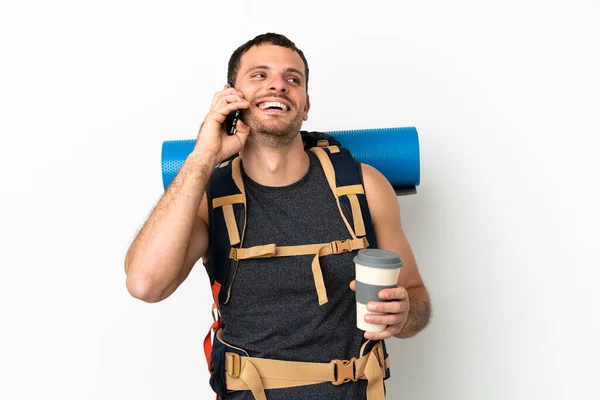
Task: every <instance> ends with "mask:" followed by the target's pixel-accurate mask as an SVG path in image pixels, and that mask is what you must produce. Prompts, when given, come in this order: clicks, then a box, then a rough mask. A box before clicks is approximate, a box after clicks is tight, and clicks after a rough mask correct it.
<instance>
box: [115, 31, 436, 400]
mask: <svg viewBox="0 0 600 400" xmlns="http://www.w3.org/2000/svg"><path fill="white" fill-rule="evenodd" d="M308 75H309V68H308V63H307V61H306V58H305V57H304V54H303V53H302V51H301V50H300V49H298V48H297V47H296V46H295V44H294V43H293V42H291V41H290V40H289V39H287V38H286V37H284V36H282V35H278V34H273V33H268V34H264V35H260V36H257V37H256V38H254V39H253V40H251V41H249V42H247V43H246V44H244V45H242V46H240V48H238V49H237V50H236V51H235V52H234V53H233V55H232V57H231V59H230V62H229V71H228V80H229V81H230V82H231V83H232V86H233V87H230V86H229V85H226V86H225V87H224V88H223V89H222V90H220V91H218V92H217V93H216V94H215V95H214V97H213V101H212V105H211V109H210V112H208V114H207V115H206V117H205V119H204V122H203V123H202V125H201V128H200V132H199V134H198V138H197V140H196V144H195V147H194V149H193V151H192V152H191V153H190V155H189V156H188V157H187V159H186V160H185V162H184V163H183V165H182V167H181V169H180V171H179V173H178V175H177V176H176V177H175V179H174V180H173V182H172V183H171V185H170V186H169V187H168V189H167V190H166V191H165V193H164V195H163V197H162V198H161V200H160V201H159V202H158V204H157V206H156V207H155V209H154V210H153V212H152V214H151V215H150V217H149V218H148V221H147V222H146V223H145V225H144V226H143V228H142V229H141V230H140V232H139V234H138V236H137V237H136V239H135V240H134V242H133V243H132V245H131V247H130V248H129V251H128V253H127V256H126V258H125V271H126V274H127V283H126V285H127V289H128V290H129V292H130V293H131V295H132V296H134V297H136V298H138V299H141V300H143V301H146V302H158V301H161V300H164V299H166V298H167V297H168V296H170V295H171V294H172V293H173V292H174V291H175V290H176V289H177V287H178V286H179V285H180V284H181V283H182V282H183V281H184V280H185V279H186V277H187V276H188V274H189V273H190V271H191V269H192V267H193V266H194V264H195V263H196V262H197V261H198V260H199V259H200V258H204V261H205V263H206V262H210V257H211V249H213V247H214V246H215V245H216V244H215V243H214V242H215V240H214V239H213V240H211V234H212V235H214V234H215V231H214V230H213V229H214V227H213V226H211V221H213V222H214V216H213V217H211V215H212V214H210V213H211V209H212V208H211V205H213V202H212V200H214V199H211V196H212V195H211V194H210V190H209V191H208V192H207V189H208V188H209V184H210V182H211V177H214V171H215V168H216V166H217V165H219V163H220V162H221V161H223V160H226V159H228V158H230V157H231V156H232V155H235V154H238V153H239V154H240V159H241V163H240V165H241V174H242V175H241V176H242V178H243V183H244V186H245V188H246V189H245V191H246V192H245V196H246V202H247V204H246V207H247V214H246V215H247V221H246V228H245V230H244V232H243V236H244V238H243V239H242V240H243V242H244V243H243V247H244V248H246V247H252V246H260V245H264V244H265V243H277V246H298V245H303V244H306V243H322V242H325V243H326V242H329V241H332V240H335V239H336V238H339V237H340V235H344V234H345V235H347V234H348V230H347V229H346V226H345V225H344V223H343V222H342V218H340V213H339V212H338V210H339V209H338V206H337V204H336V203H335V198H334V195H333V194H332V192H331V189H330V188H329V186H328V185H327V179H326V176H325V173H324V169H323V167H322V165H321V163H320V161H319V159H318V157H317V156H316V155H315V153H313V152H312V151H307V150H305V149H304V145H303V140H302V137H301V135H300V128H301V126H302V123H303V121H305V120H307V118H308V112H309V109H310V101H309V96H308V91H307V88H308ZM236 110H240V111H241V117H240V119H239V121H238V122H237V125H236V127H237V130H236V133H235V134H234V135H228V134H227V133H226V132H225V126H224V125H225V121H226V117H227V116H228V115H229V114H231V113H232V112H234V111H236ZM357 165H359V168H357V169H360V173H361V174H362V179H363V183H364V194H365V196H366V199H367V202H368V208H369V210H370V215H371V219H372V226H373V229H374V232H375V236H376V238H377V247H378V248H379V249H386V250H391V251H394V252H396V253H398V254H399V255H400V258H401V260H402V262H403V267H402V269H401V272H400V275H399V278H398V288H395V289H386V290H382V291H381V292H380V298H381V299H382V300H385V302H373V303H371V304H369V308H368V309H369V310H370V311H373V312H379V313H387V315H367V316H366V317H365V319H366V320H367V322H372V323H378V324H384V325H387V328H386V329H385V330H384V331H382V332H362V331H360V330H359V329H357V328H356V303H355V298H354V295H353V292H352V290H354V289H355V282H354V281H353V278H354V264H353V257H354V256H355V255H356V251H350V252H347V253H344V254H337V253H336V254H332V255H328V256H325V257H321V261H320V271H322V272H321V273H322V275H323V279H324V286H325V288H326V290H327V300H326V301H319V302H317V301H316V295H315V282H316V280H317V278H316V276H315V270H314V268H311V261H313V267H314V259H315V258H314V257H313V256H311V255H296V256H290V257H271V258H263V257H258V258H251V257H250V258H249V259H247V260H242V262H240V263H239V265H238V267H237V268H236V269H235V273H234V275H235V276H234V277H235V279H232V282H231V283H230V287H229V296H228V297H227V301H226V302H223V303H222V304H218V306H219V311H220V314H221V319H222V323H221V327H222V330H221V331H222V332H221V337H220V339H221V340H222V341H223V342H225V343H228V344H230V345H231V346H232V347H231V348H229V349H230V350H231V349H233V348H235V349H237V350H240V351H243V352H242V353H240V354H242V355H244V354H246V355H249V356H250V357H255V358H261V359H270V360H288V361H299V362H305V363H323V364H326V363H329V362H331V360H336V359H339V360H350V359H352V358H353V357H360V355H359V352H360V350H361V346H362V345H363V344H364V343H365V340H371V341H378V340H383V339H389V338H391V337H398V338H408V337H412V336H414V335H415V334H417V333H418V332H419V331H421V330H422V329H423V328H424V327H425V326H426V324H427V323H428V320H429V313H430V306H429V295H428V292H427V290H426V289H425V287H424V285H423V282H422V280H421V277H420V274H419V272H418V269H417V265H416V262H415V258H414V256H413V253H412V250H411V248H410V245H409V243H408V241H407V239H406V237H405V235H404V233H403V230H402V226H401V220H400V210H399V206H398V202H397V197H396V194H395V192H394V190H393V188H392V187H391V185H390V184H389V182H388V181H387V179H386V178H385V177H384V176H383V175H382V174H381V173H380V172H379V171H377V170H376V169H374V168H373V167H370V166H368V165H364V164H358V163H357ZM316 258H317V259H318V258H319V257H316ZM350 289H351V290H350ZM319 296H320V295H319ZM373 343H376V342H373ZM379 361H380V363H381V360H379ZM369 362H370V361H369ZM244 365H247V364H244ZM307 365H313V364H307ZM314 365H317V364H314ZM229 368H230V369H231V368H232V367H229ZM244 368H246V370H245V371H243V372H244V373H246V372H247V371H249V370H250V369H252V371H255V368H254V367H253V366H249V367H244ZM340 368H342V367H340V366H338V370H336V371H340V372H339V373H341V369H340ZM351 368H356V367H355V366H351ZM365 368H366V367H365ZM277 369H278V370H280V369H282V368H277ZM228 371H229V370H228ZM361 371H362V367H361ZM238 372H239V371H238ZM346 372H347V371H346ZM253 373H254V372H253ZM336 373H338V372H336ZM378 373H379V372H378ZM361 374H363V373H362V372H361ZM365 374H366V375H368V373H366V372H365V373H364V374H363V376H362V378H365ZM230 375H231V374H230ZM290 378H293V377H290ZM228 379H229V381H228V387H229V384H230V383H229V382H233V378H229V377H228ZM334 379H335V377H334ZM372 380H373V381H374V380H375V378H373V379H371V378H369V379H358V380H357V381H356V382H348V383H345V384H342V385H332V384H331V383H330V382H324V383H316V384H309V385H303V386H299V387H293V385H290V386H292V387H287V386H286V385H283V387H279V388H271V389H269V388H267V390H266V395H267V397H268V398H269V399H306V398H326V399H334V398H335V399H360V398H366V397H365V396H366V393H367V389H369V390H368V392H369V393H370V395H369V396H370V398H375V397H380V398H381V397H383V391H382V390H379V389H377V388H372V387H371V386H373V385H371V383H372V382H371V381H372ZM258 382H259V386H260V379H258ZM338 383H339V382H338ZM231 384H232V385H233V383H231ZM244 384H245V383H244ZM368 385H370V386H368ZM250 386H251V385H250ZM245 389H246V390H239V391H233V392H231V391H230V392H227V394H226V395H225V398H227V399H230V398H231V399H252V398H253V396H255V397H257V398H258V397H262V398H264V392H263V389H264V388H262V387H260V388H259V389H256V390H254V389H252V388H249V387H248V388H245ZM250 390H252V392H251V391H250ZM373 393H378V394H377V395H375V394H373Z"/></svg>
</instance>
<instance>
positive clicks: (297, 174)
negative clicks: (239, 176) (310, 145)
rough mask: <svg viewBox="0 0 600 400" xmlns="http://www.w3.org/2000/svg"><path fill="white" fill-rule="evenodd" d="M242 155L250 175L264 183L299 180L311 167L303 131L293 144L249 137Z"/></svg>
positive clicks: (285, 184) (272, 183) (272, 184)
mask: <svg viewBox="0 0 600 400" xmlns="http://www.w3.org/2000/svg"><path fill="white" fill-rule="evenodd" d="M240 156H241V158H242V160H243V162H244V171H245V172H246V174H247V175H248V177H249V178H250V179H252V180H253V181H254V182H256V183H258V184H260V185H263V186H288V185H291V184H293V183H295V182H297V181H299V180H300V179H301V178H302V177H303V176H304V175H305V174H306V172H307V171H308V167H309V159H308V155H307V154H306V152H305V151H304V145H303V143H302V137H301V135H300V134H298V135H297V136H296V137H295V138H294V139H293V141H292V142H291V143H290V144H289V145H286V146H281V147H267V146H264V145H261V144H260V143H258V142H257V141H256V140H253V138H252V137H249V138H248V141H247V142H246V145H245V146H244V149H243V150H242V152H241V153H240Z"/></svg>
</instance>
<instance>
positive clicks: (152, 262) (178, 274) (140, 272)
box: [125, 85, 250, 303]
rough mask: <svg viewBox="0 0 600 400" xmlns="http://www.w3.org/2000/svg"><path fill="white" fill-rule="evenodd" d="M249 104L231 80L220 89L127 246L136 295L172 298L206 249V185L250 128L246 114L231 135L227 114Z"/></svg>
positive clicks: (129, 278)
mask: <svg viewBox="0 0 600 400" xmlns="http://www.w3.org/2000/svg"><path fill="white" fill-rule="evenodd" d="M248 107H250V103H248V102H247V101H246V100H244V97H243V93H242V92H240V91H238V90H237V89H234V88H230V87H228V86H227V85H226V86H225V88H224V89H223V90H221V91H219V92H217V93H215V96H214V98H213V102H212V105H211V110H210V112H209V113H208V114H207V115H206V118H205V119H204V122H203V123H202V126H201V127H200V132H199V133H198V138H197V140H196V145H195V147H194V150H193V151H192V152H191V153H190V155H189V156H188V157H187V158H186V160H185V162H184V163H183V165H182V166H181V169H180V170H179V172H178V173H177V176H176V177H175V179H173V181H172V182H171V184H170V185H169V187H168V188H167V190H166V191H165V193H164V194H163V196H162V198H161V199H160V201H159V202H158V203H157V205H156V207H155V208H154V210H153V211H152V213H151V214H150V217H149V218H148V220H147V221H146V223H145V224H144V226H143V227H142V229H141V230H140V232H139V233H138V235H137V237H136V238H135V240H134V241H133V243H132V244H131V246H130V247H129V250H128V251H127V255H126V256H125V273H126V275H127V282H126V286H127V290H128V291H129V293H130V294H131V295H132V296H133V297H136V298H138V299H141V300H143V301H146V302H149V303H154V302H158V301H161V300H164V299H166V298H167V297H169V296H170V295H171V294H172V293H173V292H174V291H175V289H177V287H178V286H179V285H180V284H181V283H182V282H183V281H184V280H185V279H186V278H187V276H188V275H189V273H190V271H191V269H192V267H193V266H194V264H195V263H196V262H197V261H198V260H199V259H200V257H202V256H203V255H204V254H205V253H206V251H207V249H208V242H209V238H208V226H207V223H206V220H207V219H208V218H207V216H206V214H207V209H208V207H207V204H206V196H205V191H206V186H207V185H208V182H209V180H210V177H211V175H212V172H213V171H214V169H215V167H216V166H217V164H218V163H219V162H220V161H221V160H224V159H226V158H228V157H230V156H231V155H233V154H236V153H239V152H240V151H241V149H242V148H243V147H244V144H245V143H246V140H247V139H248V135H249V133H250V128H249V127H248V126H247V125H246V124H244V123H243V122H242V121H241V119H240V120H238V122H237V130H236V133H235V135H231V136H230V135H227V133H226V132H225V126H224V125H225V119H226V117H227V115H228V114H230V113H231V112H233V111H235V110H238V109H245V108H248Z"/></svg>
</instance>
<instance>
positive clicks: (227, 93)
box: [211, 86, 244, 109]
mask: <svg viewBox="0 0 600 400" xmlns="http://www.w3.org/2000/svg"><path fill="white" fill-rule="evenodd" d="M226 96H239V97H241V98H242V99H243V98H244V93H242V92H240V91H239V90H237V89H235V88H231V87H229V86H225V89H224V90H220V91H218V92H216V93H215V94H214V95H213V100H212V103H211V109H212V108H214V106H215V104H217V102H219V100H220V99H222V98H223V97H226Z"/></svg>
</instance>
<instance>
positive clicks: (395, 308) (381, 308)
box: [367, 300, 408, 314]
mask: <svg viewBox="0 0 600 400" xmlns="http://www.w3.org/2000/svg"><path fill="white" fill-rule="evenodd" d="M367 310H368V311H371V312H380V313H392V314H398V313H401V312H405V311H408V301H407V300H400V301H370V302H369V303H367Z"/></svg>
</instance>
